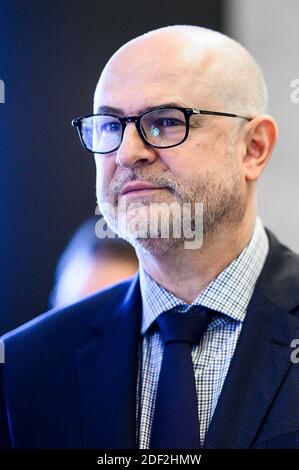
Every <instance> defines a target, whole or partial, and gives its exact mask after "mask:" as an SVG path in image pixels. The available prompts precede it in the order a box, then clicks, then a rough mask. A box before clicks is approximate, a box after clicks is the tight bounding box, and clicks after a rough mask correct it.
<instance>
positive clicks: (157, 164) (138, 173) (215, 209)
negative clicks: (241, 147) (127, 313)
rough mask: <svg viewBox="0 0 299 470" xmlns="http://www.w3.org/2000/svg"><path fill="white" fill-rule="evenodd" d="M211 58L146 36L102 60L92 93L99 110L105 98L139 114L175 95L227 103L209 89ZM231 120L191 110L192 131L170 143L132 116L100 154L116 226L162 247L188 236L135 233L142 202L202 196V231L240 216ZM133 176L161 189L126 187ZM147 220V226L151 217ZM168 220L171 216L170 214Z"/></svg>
mask: <svg viewBox="0 0 299 470" xmlns="http://www.w3.org/2000/svg"><path fill="white" fill-rule="evenodd" d="M153 57H155V60H154V61H153V59H152V58H153ZM199 62H200V63H199ZM209 62H210V59H209V58H208V57H207V56H206V55H204V56H203V57H202V58H201V60H200V61H198V60H197V62H196V64H194V63H193V61H190V55H188V54H185V53H182V52H181V51H180V49H179V48H178V46H177V45H176V44H168V43H166V44H165V43H162V46H161V41H160V45H159V41H157V40H154V41H153V40H152V41H149V40H147V42H146V41H145V42H144V41H141V42H140V43H137V44H134V45H133V46H132V45H131V46H129V47H128V48H125V49H124V50H123V51H121V52H120V53H118V54H117V55H116V56H115V57H114V58H113V59H112V60H111V61H110V63H108V66H107V67H106V68H105V70H104V72H103V74H102V76H101V78H100V81H99V84H98V87H97V90H96V94H95V103H94V112H97V111H98V110H99V108H100V107H103V106H105V107H108V108H111V111H113V112H115V113H117V114H119V115H136V114H139V113H140V112H142V111H144V110H145V109H146V108H148V107H156V106H163V105H169V104H170V103H172V104H174V105H177V106H183V107H200V108H203V109H211V110H215V111H223V110H224V111H227V109H223V107H224V105H223V103H221V102H220V100H219V98H218V95H217V94H216V93H214V95H213V93H212V91H209V90H213V82H211V76H210V75H209V70H208V68H209V67H208V63H209ZM186 70H187V71H188V73H186ZM228 111H229V112H233V110H228ZM232 121H234V120H231V119H229V118H225V117H213V116H205V117H197V116H193V117H192V118H191V120H190V132H189V136H188V139H187V140H186V141H185V142H184V143H183V144H181V145H180V146H178V147H173V148H169V149H157V148H152V147H150V146H148V145H146V144H145V143H144V142H143V141H142V140H141V138H140V136H139V135H138V132H137V130H136V127H135V125H134V123H129V124H127V127H126V130H125V133H124V138H123V142H122V144H121V146H120V148H119V149H118V150H117V151H115V152H114V153H112V154H108V155H95V161H96V168H97V200H98V205H99V208H100V210H101V212H102V213H103V215H104V216H105V218H106V220H107V222H108V224H109V225H110V226H111V228H112V229H113V230H114V231H116V232H118V233H120V234H121V235H122V236H124V237H125V238H127V239H128V241H130V242H131V243H132V244H133V245H135V246H136V247H137V248H138V247H142V248H143V249H145V250H146V251H149V252H152V253H161V252H166V251H168V250H169V249H171V248H175V247H176V246H179V245H181V244H182V242H183V241H184V236H183V235H182V237H179V238H173V237H170V238H168V239H161V238H150V237H148V236H147V237H137V238H136V232H135V233H134V234H133V231H132V227H136V225H138V223H142V222H143V221H144V220H141V219H144V213H142V212H140V211H138V210H136V207H137V203H138V204H140V203H142V205H143V207H144V206H145V207H146V208H147V210H148V211H149V209H150V207H151V208H153V207H154V204H153V203H159V204H161V203H166V204H168V205H171V204H172V203H178V204H180V205H181V206H182V205H183V204H184V203H191V204H192V205H193V206H194V204H195V203H201V204H203V227H202V230H203V234H204V235H208V234H211V233H213V232H215V231H216V230H219V229H220V226H221V225H224V224H231V223H236V222H238V221H240V220H241V218H242V216H243V214H244V210H245V205H244V201H243V200H242V191H241V166H240V164H239V162H238V158H237V151H236V143H235V136H236V133H235V129H236V123H235V122H232ZM130 181H143V182H148V183H150V184H151V185H152V186H155V187H156V189H151V190H139V191H131V192H128V193H126V194H122V190H123V188H124V186H125V184H127V183H128V182H130ZM120 201H122V202H123V203H126V213H127V220H128V218H129V220H130V221H131V222H134V223H131V224H130V227H131V228H130V227H129V225H128V224H127V225H126V229H125V232H124V231H121V230H120V225H119V218H120V217H119V215H120V213H119V212H118V214H117V212H116V209H117V208H119V203H120ZM132 203H134V204H135V206H134V207H133V206H132ZM130 205H131V208H130ZM155 207H156V206H155ZM155 210H158V211H159V210H160V209H159V208H157V209H155ZM148 214H149V212H148ZM193 216H194V212H193ZM147 223H148V225H149V226H148V230H147V234H149V231H150V230H149V228H150V224H151V221H150V217H149V218H148V219H147ZM170 223H171V224H173V223H174V220H173V218H171V221H170ZM193 223H194V220H193ZM170 233H172V231H171V230H170Z"/></svg>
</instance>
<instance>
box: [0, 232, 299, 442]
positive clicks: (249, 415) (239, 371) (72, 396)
mask: <svg viewBox="0 0 299 470" xmlns="http://www.w3.org/2000/svg"><path fill="white" fill-rule="evenodd" d="M267 233H268V236H269V241H270V251H269V254H268V257H267V259H266V263H265V265H264V268H263V270H262V273H261V274H260V276H259V279H258V282H257V284H256V288H255V290H254V294H253V296H252V298H251V301H250V304H249V306H248V311H247V315H246V318H245V321H244V325H243V328H242V331H241V334H240V337H239V340H238V343H237V347H236V350H235V353H234V356H233V359H232V361H231V365H230V368H229V371H228V374H227V377H226V380H225V383H224V386H223V388H222V392H221V395H220V398H219V400H218V404H217V407H216V410H215V413H214V415H213V418H212V422H211V424H210V427H209V429H208V432H207V435H206V439H205V444H204V447H205V448H218V449H220V448H221V449H222V448H299V406H298V404H299V364H294V363H293V362H292V361H291V357H290V356H291V353H292V351H293V350H292V348H291V347H290V344H291V341H292V340H293V339H295V338H299V256H298V255H296V254H295V253H293V252H292V251H291V250H289V249H288V248H287V247H285V246H284V245H282V244H281V243H280V242H279V241H278V240H277V239H276V238H275V236H274V235H273V234H272V233H271V232H269V231H267ZM141 312H142V304H141V294H140V286H139V276H138V274H137V275H136V276H135V277H134V278H131V279H130V280H128V281H125V282H122V283H119V284H117V285H115V286H113V287H111V288H108V289H105V290H103V291H100V292H99V293H97V294H95V295H93V296H91V297H89V298H87V299H85V300H83V301H80V302H78V303H76V304H73V305H71V306H69V307H66V308H64V309H59V310H52V311H50V312H48V313H45V314H43V315H41V316H39V317H38V318H37V319H35V320H33V321H31V322H29V323H27V324H26V325H24V326H22V327H20V328H18V329H17V330H14V331H13V332H11V333H9V334H7V335H5V336H4V341H5V352H6V362H5V364H4V365H2V370H1V388H0V390H1V418H0V419H1V423H0V426H1V427H0V434H1V446H2V447H13V448H98V449H105V448H106V449H111V448H119V449H122V448H124V449H133V448H136V440H135V439H136V422H135V416H136V412H135V410H136V383H137V366H138V340H139V338H140V323H141Z"/></svg>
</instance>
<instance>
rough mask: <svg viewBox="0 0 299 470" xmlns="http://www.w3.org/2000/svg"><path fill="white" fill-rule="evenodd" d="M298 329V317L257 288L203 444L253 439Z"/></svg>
mask: <svg viewBox="0 0 299 470" xmlns="http://www.w3.org/2000/svg"><path fill="white" fill-rule="evenodd" d="M298 332H299V319H298V318H296V317H295V316H294V315H291V314H289V313H288V312H287V311H286V310H285V309H283V308H281V307H279V306H277V305H274V304H273V303H272V302H271V301H269V300H268V299H267V298H266V297H264V296H263V295H262V294H261V293H260V292H259V291H255V293H254V295H253V297H252V299H251V302H250V304H249V307H248V312H247V315H246V319H245V322H244V325H243V328H242V331H241V334H240V338H239V341H238V344H237V347H236V350H235V354H234V357H233V359H232V361H231V365H230V368H229V371H228V375H227V377H226V380H225V383H224V386H223V389H222V392H221V395H220V397H219V400H218V404H217V407H216V410H215V413H214V416H213V419H212V422H211V425H210V427H209V430H208V433H207V436H206V440H205V445H204V447H206V448H218V449H221V448H249V447H250V446H251V445H252V443H253V441H254V439H255V438H256V436H257V433H258V431H259V429H260V427H261V424H262V423H263V420H264V418H265V415H266V413H267V411H268V409H269V407H270V405H271V403H272V401H273V399H274V397H275V394H276V393H277V391H278V389H279V387H280V385H281V383H282V381H283V379H284V377H285V375H286V373H287V371H288V368H289V367H290V366H291V360H290V354H291V350H290V342H291V340H292V339H293V338H295V337H297V336H298ZM296 335H297V336H296Z"/></svg>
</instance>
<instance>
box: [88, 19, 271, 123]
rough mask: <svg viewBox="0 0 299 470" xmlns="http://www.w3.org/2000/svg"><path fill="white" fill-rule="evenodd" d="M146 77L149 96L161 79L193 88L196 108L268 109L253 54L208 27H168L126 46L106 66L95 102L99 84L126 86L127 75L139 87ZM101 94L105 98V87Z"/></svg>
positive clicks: (251, 112)
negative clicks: (147, 78)
mask: <svg viewBox="0 0 299 470" xmlns="http://www.w3.org/2000/svg"><path fill="white" fill-rule="evenodd" d="M145 76H151V78H152V80H151V91H152V93H153V94H154V92H155V84H156V83H158V82H159V84H161V80H162V81H165V87H166V88H167V89H168V88H169V87H171V86H172V84H174V83H175V84H177V83H178V81H180V82H181V84H182V86H185V90H186V89H187V90H188V88H191V87H192V90H193V91H194V90H196V92H197V102H196V103H194V102H193V103H190V105H192V106H194V107H195V106H196V107H199V108H203V107H204V106H205V103H207V105H208V103H213V104H214V106H218V110H220V111H226V112H232V113H236V114H241V115H246V116H249V117H254V116H257V115H260V114H263V113H265V111H266V108H267V89H266V85H265V81H264V78H263V75H262V72H261V69H260V67H259V66H258V64H257V63H256V61H255V60H254V58H253V57H252V56H251V54H250V53H249V52H248V51H247V50H246V49H245V48H244V47H242V46H241V45H240V44H239V43H238V42H236V41H234V40H233V39H231V38H229V37H227V36H225V35H224V34H221V33H219V32H216V31H212V30H209V29H206V28H201V27H198V26H183V25H178V26H169V27H165V28H160V29H157V30H154V31H150V32H148V33H145V34H143V35H142V36H139V37H137V38H135V39H133V40H131V41H129V42H128V43H126V44H125V45H123V46H122V47H121V48H120V49H119V50H118V51H117V52H116V53H115V54H114V55H113V56H112V57H111V59H110V60H109V62H108V63H107V65H106V66H105V68H104V70H103V72H102V75H101V78H100V81H99V84H98V87H97V90H96V94H95V102H98V101H99V100H98V99H97V98H98V95H99V89H100V88H101V86H102V85H103V83H104V84H105V85H107V82H109V85H115V86H118V87H119V88H120V89H121V88H122V87H127V88H128V87H129V86H130V77H134V82H135V83H136V79H137V81H138V78H140V83H143V80H144V78H145ZM194 87H195V88H194ZM114 88H115V87H114ZM122 89H123V88H122ZM160 90H161V88H160ZM143 91H144V92H146V90H143ZM141 92H142V91H141V90H140V93H141ZM105 93H106V94H109V86H108V87H107V86H105ZM193 95H194V93H193ZM219 106H220V108H219ZM215 109H217V108H215Z"/></svg>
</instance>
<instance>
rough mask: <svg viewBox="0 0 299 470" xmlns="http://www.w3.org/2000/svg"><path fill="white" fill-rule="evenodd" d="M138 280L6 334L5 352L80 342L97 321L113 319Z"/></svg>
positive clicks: (129, 281)
mask: <svg viewBox="0 0 299 470" xmlns="http://www.w3.org/2000/svg"><path fill="white" fill-rule="evenodd" d="M133 280H134V277H133V278H129V279H127V280H125V281H122V282H119V283H117V284H114V285H113V286H111V287H108V288H106V289H103V290H101V291H99V292H97V293H95V294H93V295H91V296H89V297H87V298H84V299H83V300H80V301H79V302H76V303H74V304H71V305H69V306H66V307H64V308H55V309H52V310H49V311H47V312H45V313H43V314H41V315H38V316H37V317H36V318H34V319H33V320H31V321H29V322H27V323H25V324H23V325H21V326H20V327H18V328H16V329H14V330H12V331H10V332H9V333H6V334H5V335H4V336H3V337H2V338H1V339H2V341H3V342H4V344H5V350H6V351H7V348H8V350H10V349H12V348H13V350H14V352H15V353H17V351H18V348H21V349H23V348H26V347H28V348H29V349H32V348H33V349H36V347H38V345H40V346H41V347H44V346H43V345H45V344H48V345H49V344H52V345H53V346H54V345H57V344H58V343H59V341H60V339H63V341H64V342H65V343H67V344H74V343H77V344H78V343H80V340H81V338H83V337H84V334H85V332H86V329H87V327H88V325H89V324H90V323H91V322H92V321H93V320H94V319H95V318H96V319H97V321H99V320H100V319H101V317H103V321H104V320H105V319H107V320H108V319H109V317H113V313H114V310H116V309H117V307H118V306H119V305H120V304H121V303H122V302H123V300H124V299H125V297H126V295H127V292H128V290H129V289H130V286H131V284H132V282H133Z"/></svg>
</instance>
